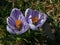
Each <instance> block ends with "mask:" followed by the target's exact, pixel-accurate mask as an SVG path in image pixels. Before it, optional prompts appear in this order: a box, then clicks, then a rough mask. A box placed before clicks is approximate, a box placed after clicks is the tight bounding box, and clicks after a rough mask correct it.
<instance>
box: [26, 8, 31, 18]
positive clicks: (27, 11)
mask: <svg viewBox="0 0 60 45" xmlns="http://www.w3.org/2000/svg"><path fill="white" fill-rule="evenodd" d="M31 14H32V10H31V9H30V8H28V9H26V11H25V17H26V18H28V17H29V16H30V15H31Z"/></svg>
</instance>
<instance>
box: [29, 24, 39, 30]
mask: <svg viewBox="0 0 60 45" xmlns="http://www.w3.org/2000/svg"><path fill="white" fill-rule="evenodd" d="M29 26H30V29H32V30H38V28H37V27H36V26H35V25H33V24H29Z"/></svg>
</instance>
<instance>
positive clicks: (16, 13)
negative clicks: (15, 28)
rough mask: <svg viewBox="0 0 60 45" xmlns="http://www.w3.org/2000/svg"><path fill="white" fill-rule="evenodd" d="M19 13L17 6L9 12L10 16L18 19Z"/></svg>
mask: <svg viewBox="0 0 60 45" xmlns="http://www.w3.org/2000/svg"><path fill="white" fill-rule="evenodd" d="M19 15H22V12H21V11H20V10H19V9H17V8H14V9H12V11H11V14H10V16H11V17H12V18H14V19H18V17H19Z"/></svg>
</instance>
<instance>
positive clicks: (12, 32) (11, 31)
mask: <svg viewBox="0 0 60 45" xmlns="http://www.w3.org/2000/svg"><path fill="white" fill-rule="evenodd" d="M7 31H8V32H9V33H11V34H15V32H14V31H13V30H12V29H11V28H10V27H9V26H7Z"/></svg>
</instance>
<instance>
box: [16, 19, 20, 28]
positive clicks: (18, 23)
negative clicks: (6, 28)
mask: <svg viewBox="0 0 60 45" xmlns="http://www.w3.org/2000/svg"><path fill="white" fill-rule="evenodd" d="M20 25H21V20H16V27H17V29H19V28H20Z"/></svg>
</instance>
